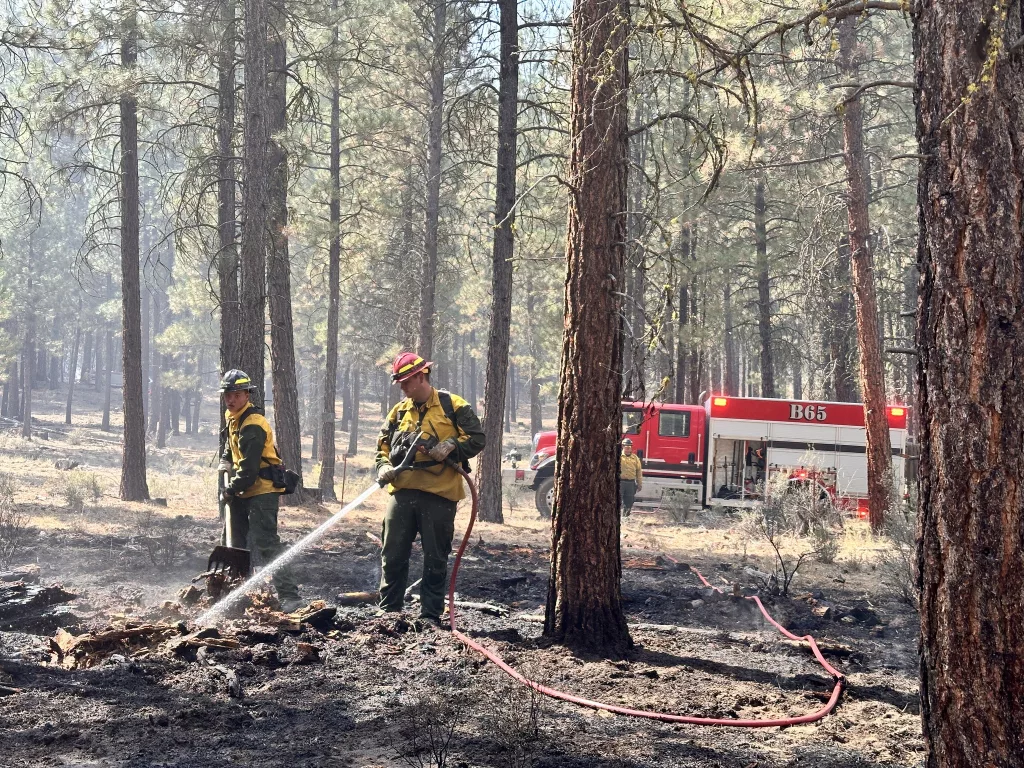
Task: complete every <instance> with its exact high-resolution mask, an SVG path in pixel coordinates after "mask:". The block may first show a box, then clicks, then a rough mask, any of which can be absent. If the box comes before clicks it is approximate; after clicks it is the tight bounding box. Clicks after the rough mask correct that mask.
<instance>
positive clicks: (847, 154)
mask: <svg viewBox="0 0 1024 768" xmlns="http://www.w3.org/2000/svg"><path fill="white" fill-rule="evenodd" d="M855 24H856V19H855V18H854V17H852V16H850V17H847V18H845V19H843V20H842V21H840V22H839V64H840V69H842V70H843V72H844V73H846V74H847V75H849V76H853V75H855V74H856V63H855V61H854V49H855V47H856V45H857V33H856V30H855V28H854V25H855ZM843 159H844V160H845V163H846V174H847V213H848V218H849V232H850V265H851V268H852V271H853V294H854V307H855V308H856V310H857V342H858V346H859V348H860V386H861V392H862V393H863V395H864V426H865V436H866V439H867V463H868V513H869V515H870V520H871V530H872V531H874V532H875V533H879V532H881V530H882V526H883V525H884V523H885V509H886V507H887V506H888V503H889V482H890V481H891V474H892V442H891V440H890V438H889V418H888V413H887V412H886V408H885V375H884V373H883V369H882V349H881V344H880V343H879V337H878V300H877V298H876V295H875V269H874V262H873V259H872V255H871V242H870V235H871V229H870V223H869V220H868V187H867V165H866V162H865V157H864V115H863V110H862V109H861V103H860V98H859V97H858V96H857V95H856V87H853V88H850V89H849V92H848V94H847V98H846V101H845V102H844V105H843Z"/></svg>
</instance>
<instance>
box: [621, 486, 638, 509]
mask: <svg viewBox="0 0 1024 768" xmlns="http://www.w3.org/2000/svg"><path fill="white" fill-rule="evenodd" d="M619 495H620V496H621V497H622V514H624V515H626V516H627V517H628V516H629V512H630V510H631V509H633V503H634V502H635V501H636V480H619Z"/></svg>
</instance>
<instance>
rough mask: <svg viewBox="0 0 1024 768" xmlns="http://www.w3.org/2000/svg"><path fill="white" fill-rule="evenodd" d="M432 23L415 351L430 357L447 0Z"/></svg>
mask: <svg viewBox="0 0 1024 768" xmlns="http://www.w3.org/2000/svg"><path fill="white" fill-rule="evenodd" d="M432 2H433V3H434V25H433V29H432V30H431V41H432V43H433V46H434V50H433V55H432V56H431V59H430V86H429V87H430V93H429V94H428V95H429V98H430V111H429V112H428V116H427V121H428V123H427V218H426V228H425V233H424V234H425V242H424V249H423V273H422V275H421V278H420V279H421V282H420V322H419V336H418V337H417V339H416V351H417V353H418V354H419V355H420V356H422V357H424V358H426V359H428V360H429V359H430V358H431V356H432V355H433V354H434V312H435V306H434V304H435V293H436V289H437V238H438V222H439V220H440V216H441V157H442V146H441V129H442V127H443V121H444V74H445V53H446V47H447V46H446V45H445V43H446V31H447V26H448V0H432Z"/></svg>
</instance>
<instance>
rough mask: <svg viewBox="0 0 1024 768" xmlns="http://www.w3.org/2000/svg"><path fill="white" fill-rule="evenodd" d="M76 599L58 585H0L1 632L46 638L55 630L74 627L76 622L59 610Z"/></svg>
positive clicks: (21, 583)
mask: <svg viewBox="0 0 1024 768" xmlns="http://www.w3.org/2000/svg"><path fill="white" fill-rule="evenodd" d="M77 597H78V595H74V594H71V593H70V592H66V591H65V590H64V588H63V587H61V586H60V585H59V584H51V585H49V586H40V585H38V584H26V583H25V582H24V581H15V582H10V583H0V630H4V631H5V632H30V633H35V634H49V633H50V632H53V631H54V629H56V627H58V626H64V625H67V624H71V623H76V622H77V621H78V619H77V618H76V617H75V616H74V615H72V614H71V613H70V612H69V611H68V610H67V609H65V608H62V607H61V606H62V605H63V604H64V603H70V602H71V601H72V600H74V599H76V598H77Z"/></svg>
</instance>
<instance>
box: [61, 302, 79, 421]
mask: <svg viewBox="0 0 1024 768" xmlns="http://www.w3.org/2000/svg"><path fill="white" fill-rule="evenodd" d="M81 315H82V299H81V297H79V299H78V316H79V317H81ZM81 340H82V322H81V320H79V321H78V322H77V323H75V341H74V344H73V345H72V346H71V371H70V373H69V374H68V402H67V407H66V408H65V409H64V423H65V424H68V425H70V424H71V405H72V403H74V400H75V378H76V377H75V373H76V371H77V369H78V346H79V343H80V342H81Z"/></svg>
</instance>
